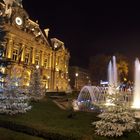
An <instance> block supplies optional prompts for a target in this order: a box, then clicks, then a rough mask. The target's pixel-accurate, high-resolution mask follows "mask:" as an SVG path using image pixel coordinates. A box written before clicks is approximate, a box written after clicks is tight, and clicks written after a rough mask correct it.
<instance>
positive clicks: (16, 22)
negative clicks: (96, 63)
mask: <svg viewBox="0 0 140 140" xmlns="http://www.w3.org/2000/svg"><path fill="white" fill-rule="evenodd" d="M0 16H2V17H3V22H4V24H3V28H4V30H5V31H6V32H7V33H6V44H5V50H6V51H5V54H4V55H5V57H7V58H9V59H11V61H12V63H11V65H10V66H9V67H8V68H7V70H6V71H7V73H8V74H10V75H11V76H12V75H16V76H17V77H21V78H22V83H23V85H24V86H28V85H29V81H30V75H31V72H32V70H33V69H34V67H35V66H36V65H38V66H39V68H40V70H41V78H42V82H43V84H44V86H45V87H46V89H47V90H48V91H55V90H58V91H66V90H67V88H68V86H69V85H68V84H69V82H68V66H69V58H70V54H69V51H68V50H67V49H66V48H65V46H64V43H63V42H62V41H60V40H58V39H56V38H52V39H50V40H49V39H48V31H49V29H45V30H44V31H43V30H41V29H40V27H39V24H38V23H37V22H34V21H32V20H31V19H29V15H28V14H27V12H26V11H25V10H24V9H23V6H22V3H21V1H18V0H11V1H10V2H9V1H8V0H4V2H3V1H0Z"/></svg>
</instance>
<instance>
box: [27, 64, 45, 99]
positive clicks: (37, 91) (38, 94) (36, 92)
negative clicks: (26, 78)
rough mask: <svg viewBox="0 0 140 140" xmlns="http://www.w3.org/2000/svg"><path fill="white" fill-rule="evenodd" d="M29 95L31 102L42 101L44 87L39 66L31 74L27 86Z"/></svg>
mask: <svg viewBox="0 0 140 140" xmlns="http://www.w3.org/2000/svg"><path fill="white" fill-rule="evenodd" d="M29 95H30V97H31V99H33V100H39V99H42V98H43V97H44V95H45V87H44V86H43V84H42V82H41V75H40V69H39V66H36V68H35V69H34V71H33V72H32V74H31V79H30V85H29Z"/></svg>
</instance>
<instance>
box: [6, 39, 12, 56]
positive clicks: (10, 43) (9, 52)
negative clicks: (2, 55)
mask: <svg viewBox="0 0 140 140" xmlns="http://www.w3.org/2000/svg"><path fill="white" fill-rule="evenodd" d="M12 47H13V40H12V39H9V41H8V45H7V50H6V55H7V57H8V58H11V56H12Z"/></svg>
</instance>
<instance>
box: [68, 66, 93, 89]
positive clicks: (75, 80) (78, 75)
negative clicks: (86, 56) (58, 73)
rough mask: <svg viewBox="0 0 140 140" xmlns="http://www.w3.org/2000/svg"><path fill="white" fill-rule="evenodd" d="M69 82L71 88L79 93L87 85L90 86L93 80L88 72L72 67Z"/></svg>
mask: <svg viewBox="0 0 140 140" xmlns="http://www.w3.org/2000/svg"><path fill="white" fill-rule="evenodd" d="M69 82H70V86H71V88H72V89H73V90H77V91H80V90H81V89H82V87H83V86H85V85H90V84H91V80H90V76H89V72H88V70H86V69H84V68H81V67H77V66H70V67H69Z"/></svg>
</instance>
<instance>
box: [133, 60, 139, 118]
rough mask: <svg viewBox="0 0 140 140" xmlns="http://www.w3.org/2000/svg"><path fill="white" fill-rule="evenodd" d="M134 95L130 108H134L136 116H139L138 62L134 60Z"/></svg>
mask: <svg viewBox="0 0 140 140" xmlns="http://www.w3.org/2000/svg"><path fill="white" fill-rule="evenodd" d="M133 94H134V96H133V103H132V108H133V109H135V110H136V113H135V114H136V117H138V118H140V62H139V60H138V59H136V60H135V79H134V93H133Z"/></svg>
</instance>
